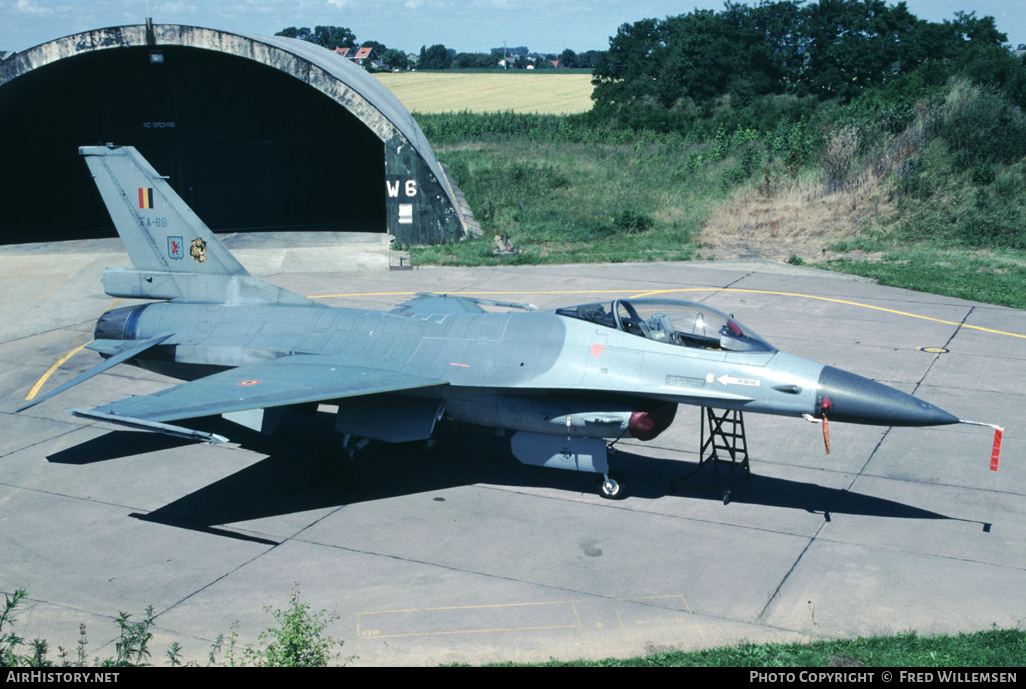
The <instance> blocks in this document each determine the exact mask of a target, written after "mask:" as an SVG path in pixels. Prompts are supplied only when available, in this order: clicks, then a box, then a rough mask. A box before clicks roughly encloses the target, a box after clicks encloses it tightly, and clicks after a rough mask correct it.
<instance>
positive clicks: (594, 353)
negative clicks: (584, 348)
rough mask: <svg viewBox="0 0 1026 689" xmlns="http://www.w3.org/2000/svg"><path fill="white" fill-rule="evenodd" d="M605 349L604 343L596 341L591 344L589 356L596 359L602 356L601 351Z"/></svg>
mask: <svg viewBox="0 0 1026 689" xmlns="http://www.w3.org/2000/svg"><path fill="white" fill-rule="evenodd" d="M605 349H606V346H605V345H604V344H598V343H597V342H596V343H595V344H593V345H591V358H593V359H598V358H599V357H600V356H602V352H604V351H605Z"/></svg>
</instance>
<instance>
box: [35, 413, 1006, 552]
mask: <svg viewBox="0 0 1026 689" xmlns="http://www.w3.org/2000/svg"><path fill="white" fill-rule="evenodd" d="M324 416H325V415H323V414H318V415H317V417H313V418H311V419H310V420H309V422H308V423H300V424H295V425H292V426H290V427H289V429H288V430H287V431H285V432H283V433H278V434H275V435H274V436H264V435H261V434H259V433H256V432H254V431H249V430H246V429H241V427H238V426H235V425H234V424H229V423H227V422H225V421H223V420H221V419H214V418H207V419H202V420H198V422H197V423H195V424H192V425H194V426H196V427H197V428H201V429H202V430H206V431H210V432H215V433H221V434H225V435H228V436H229V437H231V438H232V440H233V441H234V442H238V443H239V444H240V446H241V447H243V448H244V449H247V450H252V451H254V452H257V453H260V454H266V455H267V456H266V458H265V459H262V460H260V461H258V462H256V463H253V464H251V465H249V466H248V467H246V468H245V469H242V470H240V471H237V472H235V473H234V474H231V475H229V476H226V477H224V478H223V479H221V480H219V481H216V482H214V483H212V484H210V485H208V486H205V487H203V488H201V489H199V490H197V491H195V492H193V493H190V494H188V495H185V496H183V497H182V498H179V499H178V500H175V501H173V502H171V503H169V504H167V505H165V506H163V507H161V508H159V509H157V510H154V511H153V512H150V513H148V514H134V515H132V516H134V517H136V518H138V519H142V520H145V521H150V522H156V523H161V524H166V525H169V526H175V527H178V528H186V529H190V530H197V531H202V532H207V533H212V534H218V535H223V536H228V537H232V538H238V539H243V540H250V541H255V542H260V543H266V544H269V545H274V544H277V543H278V541H276V540H273V539H270V538H265V537H263V536H260V535H255V534H247V533H244V531H245V527H242V528H241V529H240V530H239V531H236V530H235V529H234V528H231V527H228V528H224V527H225V525H232V524H239V523H243V522H247V521H251V520H256V519H262V518H268V517H275V516H281V515H286V514H294V513H299V512H307V511H312V510H318V509H325V508H329V509H331V508H337V507H342V506H345V505H350V504H356V503H360V502H368V501H373V500H383V499H387V498H393V497H400V496H404V495H415V494H419V493H430V492H432V491H444V490H446V489H448V488H454V487H459V486H467V485H474V484H490V485H498V486H506V487H512V488H516V487H523V488H551V489H555V490H561V491H566V492H568V493H594V492H595V490H596V485H597V481H598V479H597V477H596V476H594V475H592V474H585V473H578V472H572V471H558V470H553V469H545V468H540V467H534V466H527V465H523V464H521V463H519V462H518V461H517V460H516V459H514V458H513V456H512V455H511V454H510V450H509V443H508V441H506V440H504V439H502V438H499V437H496V436H491V435H479V434H473V433H468V434H461V435H459V436H456V437H450V438H448V439H447V440H444V441H442V442H441V443H440V444H439V445H438V446H436V447H434V448H433V449H430V450H428V449H426V448H425V446H424V445H423V444H413V445H388V444H385V443H371V444H370V445H368V446H367V447H366V448H364V449H363V450H361V451H360V452H358V453H357V455H356V457H355V459H350V458H349V457H348V456H347V455H346V454H345V452H344V451H343V449H342V444H341V436H339V435H338V434H335V433H333V432H332V431H331V428H330V422H329V421H328V420H326V419H325V418H324ZM190 443H191V441H187V440H179V439H176V438H170V437H166V436H160V435H156V434H152V433H145V432H135V431H112V432H110V433H108V434H105V435H103V436H100V437H98V438H95V439H93V440H90V441H87V442H85V443H82V444H81V445H78V446H76V447H73V448H69V449H66V450H62V451H60V452H57V453H55V454H53V455H51V456H50V457H49V460H50V461H52V462H59V463H64V464H79V465H84V464H89V463H93V462H100V461H104V460H107V459H115V458H121V457H127V456H131V455H136V454H146V453H150V452H155V451H160V450H166V449H173V448H176V447H182V446H185V445H189V444H190ZM610 463H611V467H612V469H613V470H614V471H619V472H620V473H621V474H623V475H624V476H625V477H626V480H627V484H628V490H629V495H630V497H628V499H627V502H626V503H624V504H625V505H628V506H629V505H630V500H632V499H633V500H655V499H659V498H664V497H668V496H676V497H680V498H687V499H699V500H712V501H720V502H722V501H723V497H724V489H725V488H729V489H730V502H731V503H746V504H753V505H764V506H768V507H780V508H786V509H799V510H805V511H807V512H813V513H818V514H823V515H824V518H825V519H826V520H830V519H831V516H832V515H835V514H853V515H861V516H871V517H881V518H890V519H958V518H957V517H948V516H946V515H942V514H939V513H936V512H931V511H928V510H923V509H920V508H917V507H912V506H909V505H905V504H903V503H900V502H895V501H893V500H886V499H883V498H878V497H874V496H869V495H862V494H859V493H855V492H852V491H849V490H846V489H841V488H831V487H826V486H820V485H816V484H811V483H802V482H799V481H791V480H788V479H781V478H772V477H767V476H760V475H759V474H758V462H757V461H756V462H753V467H754V471H753V473H752V476H751V478H746V477H745V475H744V473H743V472H741V471H738V472H736V473H735V474H734V475H733V476H730V475H729V472H728V471H727V470H726V469H723V468H721V469H720V471H719V472H718V473H717V472H715V471H714V468H713V467H710V466H707V467H704V468H702V470H701V471H699V472H698V473H697V474H695V475H693V476H689V477H688V478H687V479H685V480H682V481H675V480H674V479H676V478H677V477H680V476H682V475H687V474H689V473H691V472H692V471H693V470H694V469H695V466H696V465H695V464H694V463H693V462H679V461H672V460H664V459H657V458H652V457H644V456H640V455H635V454H632V453H630V452H628V451H625V450H620V451H619V452H617V453H616V454H614V455H613V456H612V457H611V462H610ZM723 509H730V505H725V506H724V508H723ZM984 530H985V531H986V530H987V525H984Z"/></svg>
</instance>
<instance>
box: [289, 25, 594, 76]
mask: <svg viewBox="0 0 1026 689" xmlns="http://www.w3.org/2000/svg"><path fill="white" fill-rule="evenodd" d="M275 36H285V37H287V38H298V39H300V40H303V41H309V42H310V43H314V44H316V45H319V46H321V47H323V48H327V49H328V50H335V49H336V48H357V47H360V48H362V47H371V48H374V50H375V52H376V53H377V55H378V57H379V58H380V60H381V61H382V62H383V63H385V64H386V65H388V66H389V67H391V68H393V69H410V68H412V67H414V66H415V67H416V68H417V69H426V70H445V69H499V68H500V66H499V61H500V60H502V59H503V58H505V57H507V56H508V58H509V60H508V62H509V66H510V67H511V68H513V69H523V68H526V67H527V66H528V65H534V66H535V67H540V68H542V69H548V68H552V67H554V65H553V62H555V61H558V62H559V63H560V67H566V68H571V69H589V70H590V69H594V68H595V66H596V65H597V64H598V61H599V57H600V55H601V54H602V53H601V51H598V50H588V51H585V52H582V53H577V52H575V51H573V50H570V49H569V48H568V49H566V50H564V51H563V52H562V53H560V54H558V55H557V54H555V53H536V52H531V51H530V50H528V48H527V47H526V46H516V47H513V48H492V49H491V51H490V52H487V53H459V52H456V51H455V50H453V49H452V48H447V47H446V46H445V45H443V44H441V43H439V44H435V45H432V46H430V47H428V46H422V47H421V49H420V54H419V57H418V58H417V59H415V60H410V58H409V57H408V55H407V53H405V52H404V51H402V50H398V49H393V48H388V47H387V46H386V45H385V44H383V43H379V42H378V41H363V42H361V43H357V40H356V35H355V34H354V33H353V32H352V30H350V29H348V28H346V27H344V26H317V27H314V28H313V29H310V28H309V27H305V26H304V27H295V26H290V27H288V28H285V29H282V30H281V31H279V32H277V33H275Z"/></svg>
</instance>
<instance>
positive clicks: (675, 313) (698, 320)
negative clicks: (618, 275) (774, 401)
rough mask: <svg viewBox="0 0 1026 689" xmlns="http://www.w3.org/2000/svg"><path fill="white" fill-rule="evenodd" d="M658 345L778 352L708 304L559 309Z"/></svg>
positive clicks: (620, 302) (657, 302)
mask: <svg viewBox="0 0 1026 689" xmlns="http://www.w3.org/2000/svg"><path fill="white" fill-rule="evenodd" d="M556 314H558V315H560V316H566V317H568V318H576V319H579V320H583V321H589V322H592V323H596V324H598V325H602V326H605V327H607V328H613V329H615V330H620V331H623V332H625V333H629V334H631V335H637V336H638V337H644V338H646V339H648V340H654V341H656V342H665V343H666V344H670V345H676V346H678V347H692V348H695V349H711V350H727V351H732V352H775V351H776V348H775V347H774V346H773V345H771V344H770V343H769V342H767V341H766V340H764V339H762V338H761V337H759V336H758V335H757V334H755V333H754V332H753V331H751V330H749V329H748V328H745V327H744V326H742V325H741V324H740V323H738V322H737V321H736V320H734V319H733V318H732V317H730V316H728V315H727V314H725V313H723V312H722V311H718V310H717V309H714V308H712V307H709V306H705V305H704V304H697V303H695V302H690V301H677V300H674V299H614V300H613V301H612V302H599V303H594V304H580V305H578V306H568V307H564V308H561V309H556Z"/></svg>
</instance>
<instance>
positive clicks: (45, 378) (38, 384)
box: [25, 299, 121, 402]
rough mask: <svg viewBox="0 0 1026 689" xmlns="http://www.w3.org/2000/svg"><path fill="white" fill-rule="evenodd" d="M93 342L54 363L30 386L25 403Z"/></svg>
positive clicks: (112, 304) (116, 303) (78, 347)
mask: <svg viewBox="0 0 1026 689" xmlns="http://www.w3.org/2000/svg"><path fill="white" fill-rule="evenodd" d="M120 302H121V300H120V299H115V300H114V301H113V302H111V305H110V306H108V307H107V308H106V309H104V311H103V312H104V313H107V311H110V310H111V309H113V308H114V307H115V306H117V305H118V304H119V303H120ZM93 342H94V340H89V342H85V343H83V344H80V345H79V346H77V347H75V348H74V349H72V350H71V351H70V352H68V353H67V354H65V355H64V356H62V357H61V358H60V359H58V360H57V361H55V362H54V363H53V366H51V367H50V368H48V369H47V370H46V373H44V374H43V375H42V377H41V378H40V379H39V380H37V381H36V384H35V385H33V386H32V389H31V390H29V393H28V394H27V395H25V401H26V402H28V401H31V400H33V399H35V398H36V395H38V394H39V390H40V389H41V388H42V387H43V385H45V384H46V381H48V380H49V379H50V376H52V375H53V374H54V373H56V372H57V369H59V368H60V367H61V366H63V365H64V364H65V363H66V362H67V361H68V359H70V358H71V357H73V356H75V355H76V354H78V353H79V352H81V351H82V350H83V349H85V348H86V347H87V346H88V345H90V344H92V343H93Z"/></svg>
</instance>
